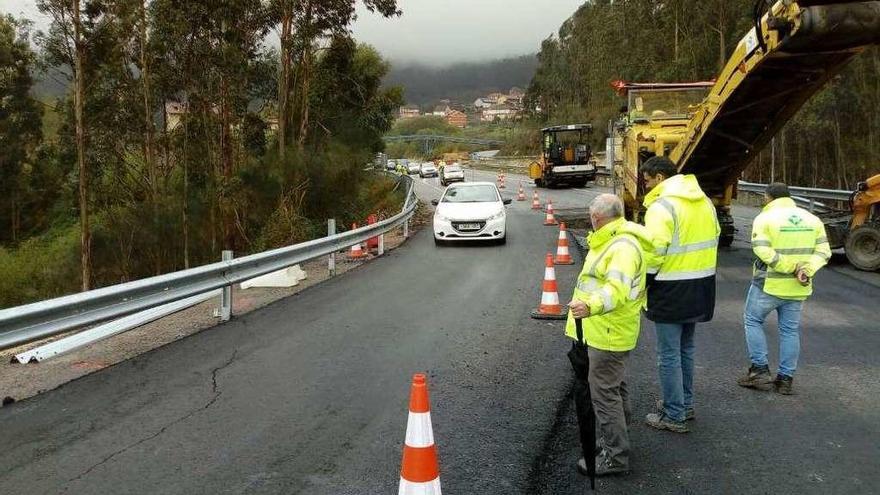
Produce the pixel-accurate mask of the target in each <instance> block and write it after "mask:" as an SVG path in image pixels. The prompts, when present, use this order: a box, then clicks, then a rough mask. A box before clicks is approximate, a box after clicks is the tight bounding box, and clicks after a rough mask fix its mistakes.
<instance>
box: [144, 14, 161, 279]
mask: <svg viewBox="0 0 880 495" xmlns="http://www.w3.org/2000/svg"><path fill="white" fill-rule="evenodd" d="M139 24H140V38H141V39H140V62H141V90H142V94H143V100H144V161H145V162H146V165H147V175H148V177H149V178H150V206H151V208H152V213H153V235H154V236H155V241H156V242H155V245H154V246H153V273H154V274H156V275H159V274H160V273H162V247H161V246H162V244H161V239H162V235H161V233H160V232H159V230H160V227H161V226H160V224H159V171H158V168H157V166H156V155H155V148H154V145H153V138H154V129H153V104H152V95H151V93H150V65H149V61H148V60H147V8H146V5H145V4H144V3H143V2H141V4H140V22H139Z"/></svg>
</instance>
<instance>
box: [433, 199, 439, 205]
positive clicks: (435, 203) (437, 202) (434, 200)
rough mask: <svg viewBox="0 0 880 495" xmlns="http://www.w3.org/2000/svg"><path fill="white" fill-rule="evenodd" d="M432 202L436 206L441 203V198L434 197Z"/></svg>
mask: <svg viewBox="0 0 880 495" xmlns="http://www.w3.org/2000/svg"><path fill="white" fill-rule="evenodd" d="M431 204H432V205H434V206H437V205H439V204H440V200H439V199H432V200H431Z"/></svg>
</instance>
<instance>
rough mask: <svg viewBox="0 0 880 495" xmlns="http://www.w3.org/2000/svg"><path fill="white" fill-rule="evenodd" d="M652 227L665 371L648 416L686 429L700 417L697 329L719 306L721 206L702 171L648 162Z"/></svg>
mask: <svg viewBox="0 0 880 495" xmlns="http://www.w3.org/2000/svg"><path fill="white" fill-rule="evenodd" d="M640 171H641V173H642V176H643V179H644V180H645V185H646V186H647V188H648V189H649V190H650V192H649V193H648V194H647V195H646V196H645V207H646V208H647V211H646V212H645V226H646V227H647V228H648V230H649V231H651V234H652V236H653V242H654V253H653V254H654V255H655V262H654V264H653V266H651V267H648V274H649V275H648V306H647V311H646V316H647V317H648V319H649V320H651V321H653V322H654V327H655V329H656V331H657V354H658V371H659V375H660V389H661V391H662V393H663V398H662V399H661V400H660V401H658V402H657V409H658V412H657V413H652V414H648V416H647V417H646V418H645V422H646V423H647V424H648V426H650V427H652V428H656V429H659V430H668V431H672V432H676V433H686V432H687V431H688V427H687V426H686V425H685V421H686V420H689V419H693V417H694V353H695V345H694V332H695V329H696V324H697V323H700V322H707V321H710V320H711V319H712V316H713V315H714V312H715V264H716V262H717V258H718V236H719V235H720V233H721V227H720V226H719V224H718V219H717V216H716V211H715V206H714V205H713V204H712V201H711V200H710V199H709V198H708V197H707V196H706V194H705V193H703V190H702V189H701V188H700V184H699V183H698V182H697V178H696V177H695V176H693V175H682V174H679V173H678V170H677V168H676V166H675V164H674V163H672V161H670V160H669V159H668V158H666V157H662V156H655V157H652V158H650V159H648V160H646V161H645V163H644V164H642V167H641V170H640Z"/></svg>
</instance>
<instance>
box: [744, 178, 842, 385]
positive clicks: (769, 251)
mask: <svg viewBox="0 0 880 495" xmlns="http://www.w3.org/2000/svg"><path fill="white" fill-rule="evenodd" d="M764 199H765V201H766V203H767V206H765V207H764V210H763V211H762V212H761V214H760V215H758V217H757V218H755V222H754V224H753V225H752V251H753V252H754V253H755V257H756V258H757V259H756V260H755V265H754V271H753V273H754V275H753V277H752V283H751V285H750V286H749V292H748V296H747V298H746V307H745V311H744V313H743V320H744V322H745V332H746V345H747V346H748V348H749V360H750V361H751V366H750V367H749V371H748V373H746V375H745V376H743V377H741V378H740V379H739V380H737V383H738V384H739V385H740V386H743V387H748V388H754V389H758V390H765V391H766V390H770V389H775V390H776V391H777V392H779V393H780V394H785V395H788V394H791V393H792V380H793V377H794V372H795V370H796V369H797V362H798V356H799V355H800V348H801V344H800V319H801V309H802V308H803V302H804V301H805V300H806V299H807V298H808V297H810V295H811V294H812V293H813V283H812V280H813V277H814V276H815V275H816V272H817V271H819V269H820V268H822V267H823V266H825V264H826V263H828V260H829V259H830V258H831V247H830V246H829V245H828V237H827V236H826V234H825V225H824V224H823V223H822V220H819V218H817V217H816V216H815V215H813V214H812V213H810V212H809V211H807V210H804V209H803V208H799V207H798V206H797V205H796V204H795V202H794V200H792V199H791V195H790V194H789V191H788V186H786V185H785V184H782V183H779V182H777V183H774V184H770V186H768V187H767V191H766V193H765V194H764ZM773 311H776V313H777V315H778V316H779V319H778V321H779V369H778V372H777V374H776V379H775V380H773V379H772V378H771V375H770V366H769V364H768V361H767V340H766V336H765V335H764V320H765V319H766V318H767V315H768V314H770V313H771V312H773Z"/></svg>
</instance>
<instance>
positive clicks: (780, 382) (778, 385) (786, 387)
mask: <svg viewBox="0 0 880 495" xmlns="http://www.w3.org/2000/svg"><path fill="white" fill-rule="evenodd" d="M793 381H794V378H792V377H790V376H785V375H780V374H777V375H776V379H775V380H773V390H775V391H776V393H777V394H782V395H793V394H794V392H792V391H791V385H792V382H793Z"/></svg>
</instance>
